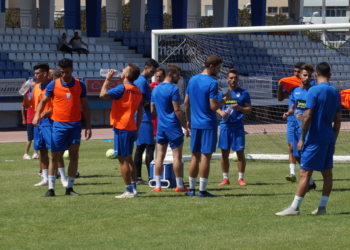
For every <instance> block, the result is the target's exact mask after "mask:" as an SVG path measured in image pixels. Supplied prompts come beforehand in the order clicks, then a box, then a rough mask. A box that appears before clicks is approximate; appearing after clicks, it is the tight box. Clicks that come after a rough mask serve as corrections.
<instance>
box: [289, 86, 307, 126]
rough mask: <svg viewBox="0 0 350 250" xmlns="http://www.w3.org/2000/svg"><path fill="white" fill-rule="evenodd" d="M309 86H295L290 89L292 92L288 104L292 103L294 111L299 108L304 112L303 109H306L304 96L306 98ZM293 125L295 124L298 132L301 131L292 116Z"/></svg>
mask: <svg viewBox="0 0 350 250" xmlns="http://www.w3.org/2000/svg"><path fill="white" fill-rule="evenodd" d="M310 88H311V87H310ZM310 88H308V89H302V88H301V87H297V88H295V89H294V90H293V91H292V93H291V94H290V98H289V106H292V104H294V112H295V111H296V110H299V111H300V112H301V113H305V111H306V98H307V93H308V91H309V89H310ZM294 125H295V128H297V129H298V133H301V128H300V126H299V124H298V122H297V119H296V117H295V116H294Z"/></svg>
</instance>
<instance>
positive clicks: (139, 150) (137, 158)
mask: <svg viewBox="0 0 350 250" xmlns="http://www.w3.org/2000/svg"><path fill="white" fill-rule="evenodd" d="M145 149H146V144H140V145H136V150H135V155H134V163H135V167H136V175H137V184H144V182H143V180H142V155H143V152H144V151H145Z"/></svg>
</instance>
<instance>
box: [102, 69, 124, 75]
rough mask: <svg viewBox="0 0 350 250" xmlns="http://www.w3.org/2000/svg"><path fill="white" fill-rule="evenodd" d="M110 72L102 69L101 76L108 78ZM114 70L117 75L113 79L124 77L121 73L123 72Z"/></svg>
mask: <svg viewBox="0 0 350 250" xmlns="http://www.w3.org/2000/svg"><path fill="white" fill-rule="evenodd" d="M108 70H109V69H100V76H102V77H106V76H107V74H108ZM113 70H114V72H115V74H114V76H113V77H120V76H121V75H122V72H121V71H119V70H117V69H113Z"/></svg>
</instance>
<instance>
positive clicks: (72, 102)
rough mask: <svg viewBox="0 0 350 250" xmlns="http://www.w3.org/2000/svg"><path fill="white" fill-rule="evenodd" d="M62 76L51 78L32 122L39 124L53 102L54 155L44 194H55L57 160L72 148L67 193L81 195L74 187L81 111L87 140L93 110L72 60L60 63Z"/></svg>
mask: <svg viewBox="0 0 350 250" xmlns="http://www.w3.org/2000/svg"><path fill="white" fill-rule="evenodd" d="M58 66H59V67H60V72H61V75H62V77H61V78H57V79H56V80H55V81H52V82H51V83H50V84H49V85H48V86H47V89H46V93H45V96H44V98H43V99H42V101H41V102H40V103H39V106H38V108H37V111H36V114H35V117H34V119H33V124H38V123H39V120H40V118H39V115H40V113H41V110H42V109H43V107H44V106H45V105H46V103H48V102H50V101H51V102H52V106H53V108H52V116H51V119H52V120H53V126H52V137H51V158H50V165H49V190H48V191H47V192H46V193H45V194H44V195H43V197H49V196H55V191H54V188H55V182H56V175H55V173H56V171H57V163H58V161H59V159H60V158H61V157H62V155H63V153H64V151H65V150H66V149H67V148H68V151H69V158H70V162H69V166H68V184H67V188H66V192H65V194H66V195H75V196H76V195H79V194H77V193H76V192H74V190H73V185H74V181H75V178H76V172H77V170H78V160H79V148H80V139H81V110H80V107H82V111H83V114H84V118H85V123H86V130H85V139H86V140H88V139H90V137H91V124H90V110H89V105H88V101H87V93H86V86H85V84H84V83H83V82H82V81H80V80H78V79H76V78H74V77H73V76H72V73H73V71H74V69H73V61H72V60H70V59H68V58H64V59H62V60H60V61H59V62H58Z"/></svg>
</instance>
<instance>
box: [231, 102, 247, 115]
mask: <svg viewBox="0 0 350 250" xmlns="http://www.w3.org/2000/svg"><path fill="white" fill-rule="evenodd" d="M232 108H233V109H234V110H237V111H240V112H242V113H243V114H250V113H251V112H252V105H251V104H250V103H246V102H245V103H244V107H241V106H239V105H238V104H233V105H232Z"/></svg>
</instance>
